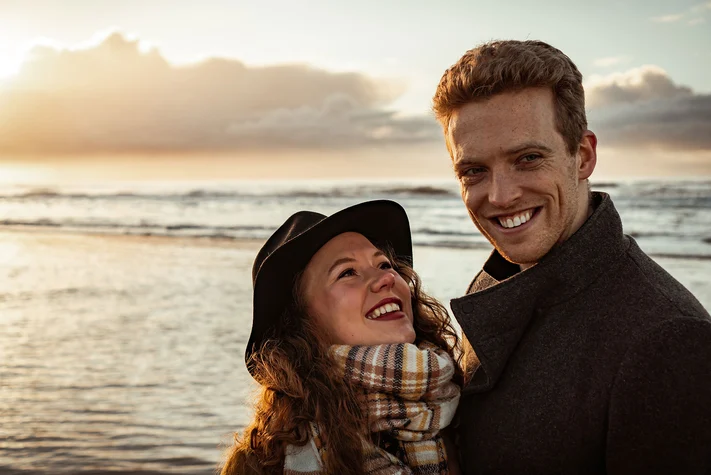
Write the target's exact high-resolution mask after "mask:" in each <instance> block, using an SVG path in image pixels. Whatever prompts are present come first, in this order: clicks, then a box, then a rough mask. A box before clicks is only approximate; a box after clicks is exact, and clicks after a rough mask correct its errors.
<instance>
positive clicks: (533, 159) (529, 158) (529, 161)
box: [521, 153, 541, 163]
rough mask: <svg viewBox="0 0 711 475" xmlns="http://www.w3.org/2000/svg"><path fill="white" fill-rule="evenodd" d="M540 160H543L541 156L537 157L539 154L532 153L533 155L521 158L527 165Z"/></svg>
mask: <svg viewBox="0 0 711 475" xmlns="http://www.w3.org/2000/svg"><path fill="white" fill-rule="evenodd" d="M539 158H541V156H540V155H537V154H535V153H531V154H528V155H524V156H523V157H521V161H522V162H526V163H531V162H535V161H536V160H538V159H539Z"/></svg>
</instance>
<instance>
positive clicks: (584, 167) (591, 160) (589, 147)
mask: <svg viewBox="0 0 711 475" xmlns="http://www.w3.org/2000/svg"><path fill="white" fill-rule="evenodd" d="M578 157H580V162H579V164H578V179H579V180H586V179H587V178H588V177H589V176H590V175H592V172H593V170H595V165H596V164H597V137H596V136H595V134H594V133H593V132H592V131H591V130H586V131H585V132H584V133H583V138H582V140H581V141H580V148H579V149H578Z"/></svg>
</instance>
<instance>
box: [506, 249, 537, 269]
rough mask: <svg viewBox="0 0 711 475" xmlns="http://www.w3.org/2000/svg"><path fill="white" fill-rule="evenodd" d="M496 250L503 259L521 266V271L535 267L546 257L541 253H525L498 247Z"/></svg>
mask: <svg viewBox="0 0 711 475" xmlns="http://www.w3.org/2000/svg"><path fill="white" fill-rule="evenodd" d="M496 250H497V251H499V254H501V257H503V258H504V259H506V260H507V261H509V262H510V263H512V264H516V265H518V266H521V270H525V269H528V268H529V267H533V266H534V265H536V264H537V263H538V261H540V260H541V258H542V257H543V256H544V255H545V254H541V253H540V252H524V251H521V250H518V249H517V250H512V249H505V248H501V247H498V246H497V247H496Z"/></svg>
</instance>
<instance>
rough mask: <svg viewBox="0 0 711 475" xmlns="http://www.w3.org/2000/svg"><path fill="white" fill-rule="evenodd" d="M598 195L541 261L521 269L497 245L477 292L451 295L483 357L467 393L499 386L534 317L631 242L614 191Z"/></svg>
mask: <svg viewBox="0 0 711 475" xmlns="http://www.w3.org/2000/svg"><path fill="white" fill-rule="evenodd" d="M592 199H593V207H594V209H595V210H594V212H593V214H592V215H591V216H590V217H589V218H588V220H587V221H586V222H585V223H584V224H583V225H582V226H581V227H580V229H579V230H578V231H577V232H576V233H575V234H573V235H572V236H571V237H570V238H569V239H568V240H567V241H565V242H564V243H563V244H561V245H560V246H558V247H555V248H553V249H552V250H551V251H550V252H549V253H548V254H547V255H546V256H545V257H543V259H541V261H540V262H539V263H538V264H536V265H535V266H533V267H531V268H529V269H527V270H525V271H523V272H520V271H519V267H518V265H515V264H511V263H510V262H507V261H506V260H505V259H504V258H503V257H501V255H500V254H499V253H498V252H497V251H494V252H493V253H492V254H491V256H490V257H489V259H488V260H487V262H486V264H485V265H484V269H483V270H482V271H481V272H480V273H479V274H478V275H477V277H476V278H475V279H474V281H473V282H472V284H471V285H470V287H469V292H471V293H469V294H468V295H465V296H464V297H460V298H457V299H453V300H451V306H452V312H453V313H454V316H455V317H456V319H457V321H458V322H459V325H460V326H461V327H462V330H463V331H464V334H465V335H466V337H467V339H468V340H469V342H470V343H471V345H472V347H473V348H474V350H475V351H476V354H477V356H478V357H479V360H480V362H481V367H480V368H479V369H478V370H477V371H476V373H474V377H473V379H472V380H471V382H470V383H469V385H468V386H467V388H466V389H465V393H467V392H483V391H487V390H490V389H491V388H493V387H494V385H495V384H496V382H497V380H498V378H499V376H500V375H501V373H502V372H503V370H504V367H505V366H506V363H507V361H508V359H509V357H510V356H511V354H512V353H513V351H514V349H515V348H516V346H517V345H518V342H519V340H520V339H521V337H522V335H523V333H524V332H525V330H526V327H527V326H528V324H529V322H530V321H531V318H532V317H533V316H534V315H536V314H541V313H543V312H544V311H545V309H546V308H548V307H551V306H554V305H556V304H558V303H561V302H564V301H566V300H569V299H571V298H572V297H574V296H575V295H577V294H578V293H580V292H582V291H583V290H584V289H585V288H587V287H588V286H589V285H591V284H592V283H593V282H594V281H595V280H597V279H598V278H599V277H600V276H601V275H602V274H603V273H604V272H605V270H606V269H607V268H608V267H609V266H610V265H611V263H612V262H614V261H615V260H616V259H617V258H618V257H619V256H620V255H621V254H622V253H623V252H624V251H625V249H626V248H627V247H628V246H629V238H627V237H626V236H624V234H623V233H622V222H621V220H620V216H619V214H618V213H617V210H615V207H614V205H613V204H612V200H611V199H610V197H609V195H607V194H606V193H598V192H595V193H593V196H592Z"/></svg>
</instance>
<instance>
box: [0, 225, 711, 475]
mask: <svg viewBox="0 0 711 475" xmlns="http://www.w3.org/2000/svg"><path fill="white" fill-rule="evenodd" d="M260 246H261V241H260V240H220V239H200V238H165V237H137V236H102V235H88V234H77V233H48V232H44V231H38V230H25V231H18V230H14V231H0V322H1V323H2V324H1V325H0V421H2V423H1V424H0V473H3V474H4V473H18V474H19V473H23V474H25V473H28V474H29V473H33V474H35V473H41V474H44V473H47V474H48V473H81V474H84V475H87V474H90V473H111V472H114V473H135V474H143V475H147V474H159V473H161V474H162V473H178V474H181V473H182V474H209V473H214V471H215V469H216V467H217V466H218V463H219V461H220V460H221V458H222V451H223V450H224V449H225V448H226V447H227V445H229V444H230V438H231V434H232V432H233V431H235V430H238V429H240V428H241V427H242V426H243V424H244V423H245V422H246V421H247V420H248V418H249V408H248V405H247V404H246V401H247V400H248V398H249V396H250V394H251V393H252V392H253V391H254V389H255V386H254V383H253V382H252V380H251V378H250V377H249V375H248V373H247V372H246V370H245V368H244V363H243V351H244V345H245V343H246V341H247V338H248V335H249V329H250V325H251V286H252V283H251V266H252V262H253V259H254V256H255V254H256V252H257V250H258V249H259V247H260ZM488 254H489V251H488V250H484V249H453V248H439V247H426V246H417V247H416V248H415V268H416V269H417V270H418V271H419V272H420V274H421V277H422V280H423V282H424V284H425V288H426V289H427V290H428V291H429V292H430V293H431V294H433V295H434V296H435V297H437V298H439V299H441V300H442V301H444V302H445V303H447V302H448V300H449V299H450V298H453V297H457V296H459V295H460V294H461V293H462V292H463V290H464V289H465V288H466V285H467V284H468V282H469V280H470V279H471V278H472V277H473V276H474V274H475V273H476V272H477V270H478V269H480V268H481V265H482V264H483V262H484V260H485V259H486V257H487V256H488ZM658 261H659V262H660V264H662V265H663V266H664V267H665V268H667V269H668V270H669V271H670V272H671V273H672V274H673V275H675V276H676V277H677V278H679V279H680V280H681V281H682V283H684V284H685V285H687V286H689V288H691V289H692V291H694V292H695V293H696V295H697V297H698V298H699V299H700V300H701V301H702V303H703V304H704V305H705V306H706V307H707V308H711V284H709V282H708V278H707V276H708V275H709V268H710V266H711V262H709V261H708V260H693V259H676V258H675V259H659V260H658Z"/></svg>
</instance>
